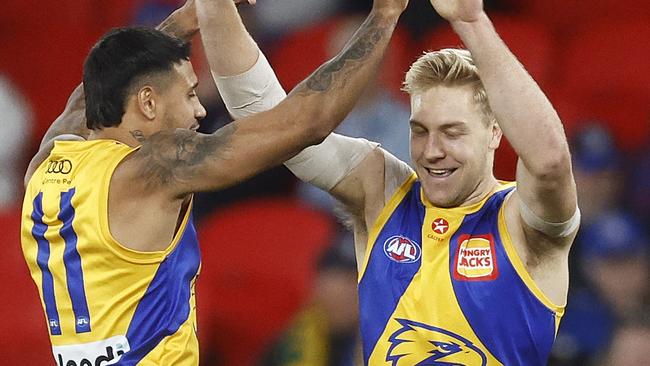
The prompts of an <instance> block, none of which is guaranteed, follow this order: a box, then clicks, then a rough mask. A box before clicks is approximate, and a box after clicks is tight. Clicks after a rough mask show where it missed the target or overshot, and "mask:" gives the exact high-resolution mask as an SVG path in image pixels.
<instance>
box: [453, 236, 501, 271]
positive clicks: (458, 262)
mask: <svg viewBox="0 0 650 366" xmlns="http://www.w3.org/2000/svg"><path fill="white" fill-rule="evenodd" d="M498 276H499V268H498V267H497V261H496V252H495V250H494V237H493V236H492V234H485V235H473V236H472V235H467V234H465V235H461V236H460V237H459V238H458V248H457V249H456V258H455V260H454V279H456V280H460V281H491V280H494V279H496V278H497V277H498Z"/></svg>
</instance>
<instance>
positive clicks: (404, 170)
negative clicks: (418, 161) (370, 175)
mask: <svg viewBox="0 0 650 366" xmlns="http://www.w3.org/2000/svg"><path fill="white" fill-rule="evenodd" d="M412 174H413V169H411V167H410V166H409V165H408V164H406V163H405V162H403V161H401V160H399V159H398V158H396V157H395V156H394V155H393V154H391V153H390V152H388V151H386V150H384V182H385V183H384V202H388V201H389V200H390V198H391V197H393V194H395V191H396V190H397V189H398V188H399V187H401V186H402V184H404V182H406V179H408V178H409V177H410V176H411V175H412Z"/></svg>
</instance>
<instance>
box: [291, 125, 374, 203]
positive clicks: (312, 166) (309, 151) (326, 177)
mask: <svg viewBox="0 0 650 366" xmlns="http://www.w3.org/2000/svg"><path fill="white" fill-rule="evenodd" d="M378 146H379V144H378V143H376V142H370V141H368V140H366V139H362V138H352V137H348V136H343V135H339V134H336V133H331V134H330V135H329V136H327V138H326V139H325V140H324V141H323V142H321V143H320V144H319V145H315V146H310V147H308V148H306V149H304V150H303V151H301V152H300V154H298V155H296V156H295V157H293V158H291V159H289V160H287V161H286V162H285V163H284V165H285V166H286V167H287V168H289V170H291V172H292V173H293V174H294V175H295V176H296V177H298V179H300V180H302V181H303V182H307V183H311V184H313V185H315V186H316V187H318V188H321V189H323V190H325V191H330V190H331V189H332V188H334V186H336V185H337V184H338V183H339V182H340V181H341V180H342V179H343V178H345V177H346V176H347V175H348V174H350V172H351V171H352V170H354V168H356V167H357V165H359V163H361V162H362V161H363V159H365V157H366V156H368V154H369V153H370V152H371V151H372V150H374V149H376V148H377V147H378Z"/></svg>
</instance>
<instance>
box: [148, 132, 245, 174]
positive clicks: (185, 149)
mask: <svg viewBox="0 0 650 366" xmlns="http://www.w3.org/2000/svg"><path fill="white" fill-rule="evenodd" d="M235 130H236V126H235V125H234V124H230V125H227V126H225V127H223V128H221V129H219V130H218V131H217V132H215V133H214V134H211V135H204V134H200V133H197V132H194V131H190V130H182V129H177V130H167V131H161V132H158V133H156V134H154V135H152V136H151V137H149V138H148V139H147V140H146V143H144V144H142V148H141V149H140V153H139V159H141V166H142V168H143V170H142V175H143V178H145V179H148V180H149V183H150V184H152V185H166V184H170V183H174V182H188V181H191V180H192V179H194V178H195V177H197V176H198V175H199V174H200V173H201V170H203V169H205V164H209V163H211V162H213V161H214V160H219V159H222V158H224V152H226V151H227V149H228V146H229V141H230V139H231V137H232V135H233V133H234V132H235Z"/></svg>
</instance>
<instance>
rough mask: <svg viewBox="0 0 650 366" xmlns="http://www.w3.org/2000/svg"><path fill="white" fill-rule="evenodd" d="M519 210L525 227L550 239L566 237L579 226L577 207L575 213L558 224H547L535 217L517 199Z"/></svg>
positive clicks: (521, 201)
mask: <svg viewBox="0 0 650 366" xmlns="http://www.w3.org/2000/svg"><path fill="white" fill-rule="evenodd" d="M519 208H520V212H521V218H522V219H523V220H524V222H525V223H526V225H528V226H530V227H531V228H533V229H535V230H537V231H539V232H541V233H543V234H546V235H548V236H550V237H552V238H564V237H567V236H569V235H571V234H573V232H574V231H575V230H576V229H577V228H578V226H580V208H579V207H578V206H576V211H575V213H574V214H573V216H571V218H570V219H568V220H566V221H564V222H559V223H555V222H548V221H545V220H544V219H542V218H541V217H539V216H537V214H535V213H534V212H533V211H532V210H531V209H530V208H529V207H528V206H527V205H526V204H525V203H524V201H523V200H522V199H519Z"/></svg>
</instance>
